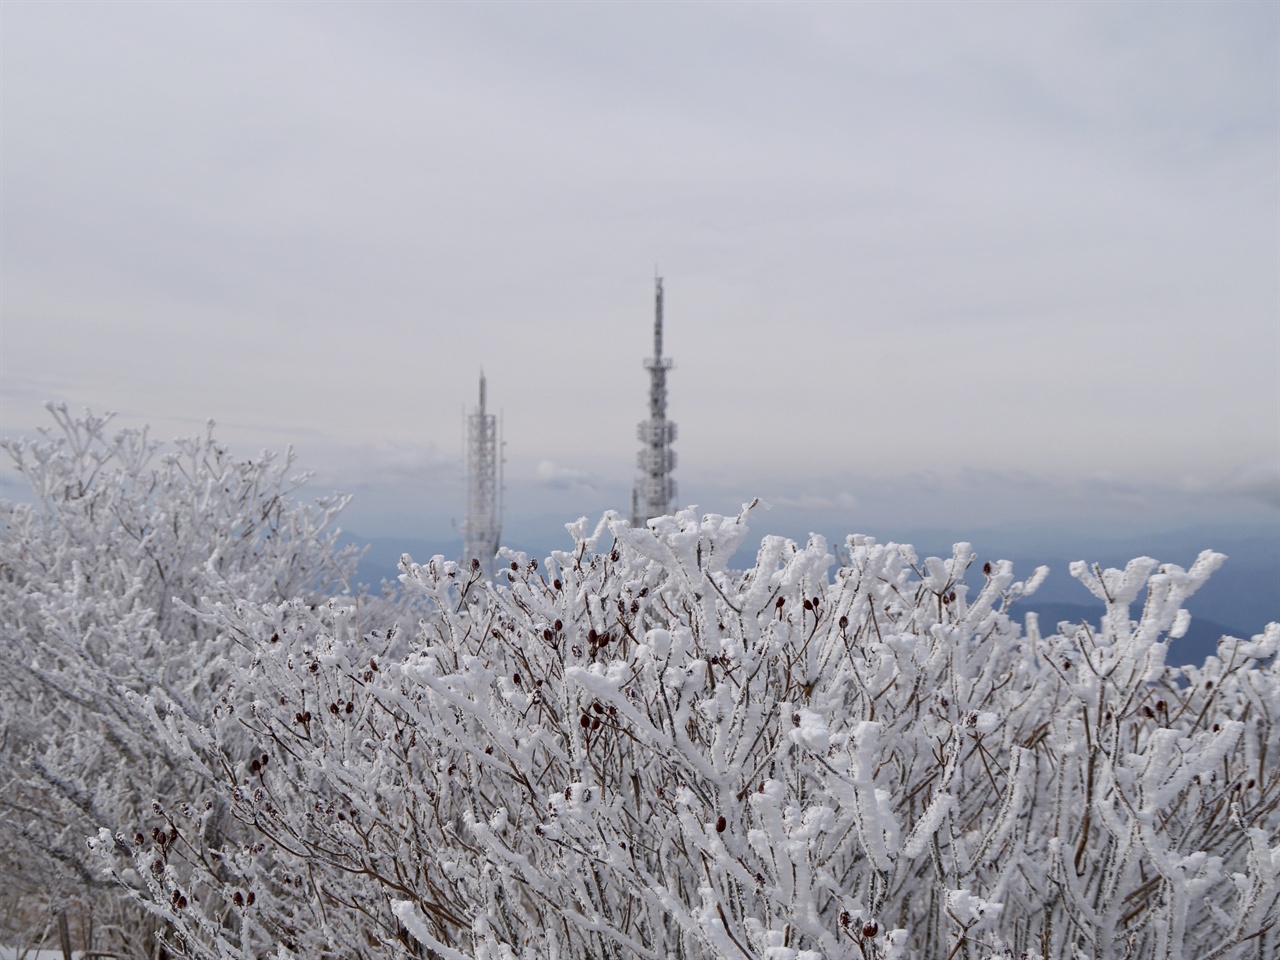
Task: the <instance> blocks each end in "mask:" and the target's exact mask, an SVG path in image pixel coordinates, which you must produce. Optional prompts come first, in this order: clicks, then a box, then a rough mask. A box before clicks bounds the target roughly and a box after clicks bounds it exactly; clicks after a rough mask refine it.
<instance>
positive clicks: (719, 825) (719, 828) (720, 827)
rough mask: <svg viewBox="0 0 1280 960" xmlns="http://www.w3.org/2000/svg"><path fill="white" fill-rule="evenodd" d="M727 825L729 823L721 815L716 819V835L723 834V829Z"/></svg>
mask: <svg viewBox="0 0 1280 960" xmlns="http://www.w3.org/2000/svg"><path fill="white" fill-rule="evenodd" d="M728 825H729V821H727V820H726V819H725V818H724V816H723V815H722V816H719V817H716V833H724V830H725V827H727V826H728Z"/></svg>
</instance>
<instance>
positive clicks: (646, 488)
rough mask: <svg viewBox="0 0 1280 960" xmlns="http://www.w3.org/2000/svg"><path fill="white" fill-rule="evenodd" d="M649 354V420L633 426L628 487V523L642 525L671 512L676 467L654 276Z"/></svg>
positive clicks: (659, 292)
mask: <svg viewBox="0 0 1280 960" xmlns="http://www.w3.org/2000/svg"><path fill="white" fill-rule="evenodd" d="M654 286H655V293H654V318H653V356H652V357H650V358H649V359H647V360H645V362H644V366H645V369H646V370H648V371H649V419H648V420H645V421H643V422H642V423H640V424H639V425H638V426H637V427H636V437H637V438H638V439H639V441H640V443H641V447H640V453H639V454H638V455H637V457H636V466H638V467H639V468H640V476H639V477H638V478H637V479H636V485H635V487H633V488H632V490H631V525H632V526H633V527H642V526H644V525H645V523H646V521H648V520H651V519H653V518H654V517H661V516H665V515H666V514H668V513H670V512H671V504H672V502H673V501H674V500H675V498H676V482H675V480H673V479H672V478H671V472H672V471H673V470H674V469H675V466H676V455H675V451H673V450H672V449H671V444H672V442H673V441H674V440H675V438H676V425H675V424H674V423H672V422H671V421H670V420H668V419H667V371H668V370H670V369H671V360H670V359H668V358H667V357H664V356H663V355H662V278H661V277H656V278H655V279H654Z"/></svg>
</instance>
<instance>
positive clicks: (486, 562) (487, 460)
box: [462, 370, 502, 580]
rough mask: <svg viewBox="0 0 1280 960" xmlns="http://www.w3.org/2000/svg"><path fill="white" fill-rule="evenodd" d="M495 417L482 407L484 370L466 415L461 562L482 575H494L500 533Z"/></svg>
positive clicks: (496, 424) (499, 470)
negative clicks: (476, 397)
mask: <svg viewBox="0 0 1280 960" xmlns="http://www.w3.org/2000/svg"><path fill="white" fill-rule="evenodd" d="M498 427H499V424H498V418H497V416H495V415H494V414H492V413H488V412H487V411H486V410H485V381H484V371H483V370H481V371H480V405H479V406H477V407H476V408H475V409H474V410H473V411H472V412H471V413H470V414H468V415H467V449H466V461H467V519H466V522H465V523H464V524H463V528H462V542H463V554H462V562H463V566H464V567H467V568H470V567H471V565H472V563H478V564H479V565H480V570H481V572H482V574H483V575H484V577H485V579H487V580H491V579H493V570H494V561H495V558H496V557H497V554H498V544H499V541H500V539H501V537H502V510H501V507H500V505H499V502H498V498H499V495H500V493H501V477H500V473H501V471H502V460H501V458H500V457H499V455H498Z"/></svg>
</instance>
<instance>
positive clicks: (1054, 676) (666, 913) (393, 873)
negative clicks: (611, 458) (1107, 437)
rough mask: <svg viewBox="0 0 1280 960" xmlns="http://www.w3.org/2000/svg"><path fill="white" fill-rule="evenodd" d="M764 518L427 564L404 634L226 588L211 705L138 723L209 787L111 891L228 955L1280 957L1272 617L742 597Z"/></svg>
mask: <svg viewBox="0 0 1280 960" xmlns="http://www.w3.org/2000/svg"><path fill="white" fill-rule="evenodd" d="M745 519H746V511H744V514H743V515H741V516H739V517H736V518H725V517H720V516H714V515H711V516H705V517H701V518H699V517H698V516H697V515H696V514H695V513H693V512H692V511H686V512H684V513H681V514H679V515H678V516H676V517H668V518H664V519H661V520H657V521H653V522H651V524H650V526H649V529H643V530H633V529H631V528H629V527H628V526H627V524H626V523H625V522H623V521H621V520H619V519H617V518H616V517H613V516H606V518H605V519H604V520H603V521H602V522H601V523H600V524H599V525H598V526H597V527H595V529H594V530H592V529H591V528H590V526H589V525H588V524H587V523H586V522H585V521H583V522H580V523H578V524H575V525H572V526H571V533H572V534H573V536H574V537H575V542H576V547H575V549H574V550H572V551H570V552H563V553H556V554H554V555H553V556H552V557H551V558H550V559H549V561H547V562H546V563H545V564H544V565H542V566H539V565H538V564H537V563H536V562H535V561H532V560H529V559H528V558H526V557H524V556H521V555H514V554H507V555H506V559H507V562H508V563H509V570H507V571H505V572H504V574H503V575H502V576H501V577H500V581H501V582H500V583H499V584H497V585H488V584H484V583H481V582H480V581H479V579H478V574H475V573H474V572H471V571H466V570H463V569H460V568H459V567H458V566H457V565H456V564H454V563H451V562H448V561H445V560H443V559H442V558H440V557H436V558H434V559H433V560H431V561H429V562H427V563H425V564H422V565H418V564H415V563H412V562H411V561H410V560H409V559H408V558H405V560H404V561H403V562H402V570H403V576H402V580H403V582H404V584H405V586H406V588H407V589H409V590H411V591H416V593H417V594H418V595H419V597H420V598H421V601H422V602H423V604H424V606H423V607H422V612H421V614H420V615H418V616H415V617H414V618H413V620H412V621H411V620H409V619H407V618H406V619H405V620H404V621H403V622H399V623H396V622H392V621H391V620H379V619H378V618H377V617H375V616H371V615H370V612H369V611H368V609H367V608H364V607H362V606H361V605H360V604H358V603H354V602H351V601H347V600H335V601H332V602H330V603H328V604H323V605H319V606H317V607H314V608H313V607H311V606H310V605H308V604H306V603H301V602H297V601H283V602H279V601H267V602H264V601H262V600H260V599H259V600H256V601H249V600H245V601H238V600H230V599H221V600H219V599H214V598H211V599H210V600H209V601H207V602H205V603H203V604H202V605H201V610H202V613H203V616H204V618H205V619H206V621H207V623H208V624H209V625H210V626H211V627H213V628H216V630H217V631H218V634H219V636H220V637H222V638H223V639H224V640H225V642H226V643H227V644H228V649H229V650H232V651H235V652H234V654H233V655H232V657H231V659H233V660H234V661H235V663H237V664H243V665H244V666H243V668H236V669H235V670H234V675H235V681H234V691H233V696H230V697H229V699H228V702H227V703H226V704H225V711H224V712H223V713H222V714H221V715H220V716H219V717H217V718H215V719H214V721H213V722H206V721H205V720H204V719H203V717H202V715H200V714H198V713H196V714H193V713H192V712H191V711H190V709H189V708H188V706H186V705H184V703H183V702H182V701H181V700H180V699H179V698H175V697H171V696H169V695H167V694H166V693H165V692H164V691H162V690H158V689H157V690H155V691H151V692H149V693H147V694H140V693H133V694H131V695H130V696H129V698H128V699H129V701H130V705H131V707H132V709H134V710H136V711H137V713H138V715H139V716H145V717H147V718H149V721H150V723H151V724H152V729H153V731H154V736H155V737H156V739H157V741H158V742H160V743H162V744H163V745H164V750H166V751H167V752H168V753H169V754H171V755H173V756H182V757H185V758H186V761H187V762H188V763H189V764H191V765H194V766H198V767H199V768H200V770H201V776H200V777H193V778H192V779H191V780H190V781H188V782H191V783H198V784H199V785H200V787H199V789H194V790H190V791H188V792H186V793H184V792H183V791H182V790H181V789H179V788H175V789H173V790H169V791H164V792H162V793H161V795H160V797H159V799H160V805H158V806H157V808H156V811H155V818H154V819H148V820H146V821H145V822H128V823H125V822H119V823H117V824H115V825H114V826H115V828H116V829H117V830H118V831H119V832H118V833H114V834H113V832H112V830H111V829H107V827H108V826H111V825H108V824H105V823H104V824H103V825H102V826H103V830H102V831H101V832H100V834H99V835H98V837H97V838H96V839H95V841H94V847H95V850H96V851H97V853H98V854H99V856H100V857H101V864H102V866H103V867H104V868H105V869H106V870H107V871H109V872H111V873H114V874H115V875H116V876H117V877H119V878H120V879H121V880H122V881H123V882H125V883H126V884H130V885H132V886H133V887H134V889H135V890H138V891H139V894H140V895H141V896H144V897H146V898H147V899H149V901H150V902H151V904H152V906H153V909H155V910H156V911H157V913H158V914H159V915H161V916H163V917H164V918H165V919H166V920H167V921H168V922H169V923H171V924H172V925H173V927H174V929H176V930H177V931H178V933H179V935H180V937H181V942H182V943H183V945H184V948H185V949H186V950H187V951H188V952H189V953H190V954H191V955H192V956H200V957H210V958H249V957H261V956H265V955H267V954H268V953H272V954H274V953H275V952H276V951H279V955H280V956H282V957H283V956H289V955H294V956H300V957H324V956H334V957H337V956H342V957H355V956H360V957H442V958H464V957H465V958H472V957H474V958H514V957H521V958H526V957H527V958H534V957H558V958H587V957H593V958H594V957H627V958H632V957H636V958H653V960H657V958H662V957H689V958H695V957H696V958H703V957H706V958H712V957H715V958H737V957H750V958H755V957H759V958H762V960H766V958H767V960H816V958H818V957H827V958H842V957H849V958H867V957H884V958H888V957H920V958H944V957H948V958H949V957H969V958H988V957H1018V956H1026V957H1041V958H1073V960H1074V958H1077V957H1096V958H1120V957H1168V958H1179V957H1190V956H1195V957H1235V958H1242V957H1257V958H1262V957H1273V956H1275V955H1276V951H1277V949H1278V948H1280V936H1278V932H1277V928H1276V924H1277V922H1278V921H1280V912H1278V910H1280V908H1278V905H1277V897H1278V896H1280V886H1278V881H1280V848H1276V847H1274V844H1276V842H1277V840H1276V837H1277V829H1278V827H1280V814H1278V812H1277V805H1278V803H1280V766H1278V765H1277V762H1276V758H1277V756H1280V724H1278V723H1277V716H1276V713H1277V710H1280V678H1278V677H1277V667H1276V651H1277V647H1278V646H1280V626H1277V625H1275V624H1272V625H1270V626H1269V627H1268V628H1267V630H1266V631H1265V633H1264V634H1262V635H1259V636H1257V637H1255V638H1254V639H1253V640H1251V641H1248V642H1245V641H1241V640H1236V639H1224V640H1223V641H1222V643H1221V644H1220V647H1219V655H1218V657H1215V658H1210V660H1209V661H1208V662H1207V663H1205V664H1204V666H1203V667H1202V668H1197V669H1188V670H1185V671H1181V670H1173V669H1171V668H1168V667H1166V666H1165V651H1166V649H1167V644H1168V643H1169V642H1170V640H1171V639H1174V640H1175V641H1176V637H1177V636H1178V635H1179V634H1180V632H1181V631H1182V630H1184V629H1185V627H1186V614H1185V613H1183V612H1182V607H1181V604H1182V601H1183V600H1185V598H1186V597H1187V596H1188V595H1190V594H1191V593H1192V592H1193V591H1194V590H1195V589H1196V588H1197V587H1198V586H1199V585H1200V584H1201V583H1203V582H1204V580H1205V578H1206V577H1207V576H1208V575H1209V574H1210V573H1211V572H1212V570H1213V569H1214V568H1215V567H1216V566H1217V565H1218V563H1220V561H1221V559H1222V558H1221V557H1220V556H1219V555H1216V554H1213V553H1205V554H1202V555H1201V556H1200V558H1199V559H1198V560H1197V561H1196V562H1195V563H1194V564H1193V565H1192V567H1191V568H1190V569H1189V570H1183V569H1181V568H1179V567H1176V566H1172V565H1166V566H1157V564H1156V563H1155V562H1154V561H1150V560H1145V559H1143V560H1136V561H1134V562H1133V563H1131V564H1130V565H1129V566H1128V568H1126V569H1125V570H1100V569H1096V568H1088V567H1085V566H1083V565H1078V566H1077V567H1076V568H1074V569H1073V571H1072V572H1073V573H1074V574H1075V575H1076V576H1077V577H1079V578H1080V579H1081V580H1082V581H1083V582H1084V583H1085V584H1086V585H1087V586H1089V587H1090V589H1092V590H1093V591H1094V593H1095V594H1096V595H1097V596H1098V598H1099V599H1100V600H1101V601H1102V602H1103V604H1104V611H1103V615H1102V617H1101V619H1100V622H1099V624H1098V625H1097V626H1085V625H1071V624H1060V625H1059V626H1058V628H1057V630H1056V631H1055V632H1052V633H1049V632H1046V631H1044V630H1042V629H1041V628H1040V626H1039V625H1038V624H1037V623H1036V620H1035V618H1034V616H1028V617H1027V629H1026V630H1025V631H1024V630H1023V629H1022V628H1021V627H1020V625H1019V624H1018V623H1017V622H1016V621H1014V620H1013V619H1011V611H1010V604H1012V603H1013V602H1014V601H1018V600H1020V599H1022V598H1023V597H1025V596H1027V595H1029V594H1031V593H1032V592H1033V591H1034V589H1035V587H1036V585H1037V584H1038V583H1039V582H1040V580H1041V579H1042V578H1043V576H1044V573H1045V571H1044V570H1043V569H1041V570H1037V571H1036V572H1035V573H1034V574H1033V576H1032V577H1031V578H1030V579H1029V580H1026V581H1019V580H1017V579H1016V578H1015V575H1014V573H1013V571H1012V569H1011V566H1010V565H1009V564H1008V563H1007V562H1003V561H1001V562H997V563H983V564H981V565H976V561H975V559H974V556H973V554H972V552H971V550H970V548H969V546H968V545H967V544H958V545H957V546H956V548H955V551H954V555H953V556H952V557H950V558H948V559H939V558H926V559H924V560H923V561H921V560H920V559H919V558H918V557H917V556H916V555H915V553H914V552H913V551H912V549H911V548H910V547H907V546H903V545H898V544H879V543H877V542H875V540H873V539H871V538H869V537H860V536H855V537H851V538H850V539H849V540H848V541H847V544H846V548H845V550H844V551H842V555H843V556H844V557H845V559H844V560H843V561H842V562H841V563H840V565H839V566H838V567H836V568H835V569H834V570H833V569H832V568H833V566H835V560H834V558H833V556H832V554H831V553H830V552H829V551H828V549H827V545H826V543H825V542H823V541H822V540H821V539H820V538H816V537H815V538H814V539H813V540H812V541H810V542H809V543H807V544H805V545H799V544H796V543H793V542H791V541H787V540H783V539H780V538H774V537H769V538H766V539H765V540H764V541H763V543H762V545H761V548H760V551H759V554H758V557H757V561H756V564H755V566H754V567H753V568H752V569H750V570H747V571H745V572H733V571H730V570H727V569H726V568H725V566H724V558H726V557H728V556H730V555H731V554H732V553H733V552H734V550H735V548H736V547H737V546H738V544H739V543H740V542H741V541H742V539H743V538H744V537H745V535H746V523H745ZM1143 593H1145V596H1146V601H1145V606H1144V609H1143V613H1142V615H1141V617H1140V618H1139V619H1138V620H1137V621H1130V619H1129V615H1128V610H1129V603H1130V601H1131V600H1133V599H1134V598H1136V597H1138V596H1139V595H1141V594H1143ZM229 662H230V661H229ZM228 670H229V671H230V670H231V668H230V667H229V668H228ZM121 709H123V706H122V707H121ZM219 803H225V804H227V805H228V807H229V809H230V810H231V812H232V815H233V816H234V818H235V819H236V821H237V822H238V823H239V824H241V825H242V826H243V827H244V828H246V830H247V833H246V834H245V835H244V836H245V837H246V838H247V839H245V840H243V841H241V842H237V843H230V842H223V843H220V844H219V843H216V842H212V841H211V839H210V834H209V832H208V830H207V827H206V821H207V818H208V817H209V816H211V813H210V812H209V811H211V810H216V809H217V807H218V804H219Z"/></svg>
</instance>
